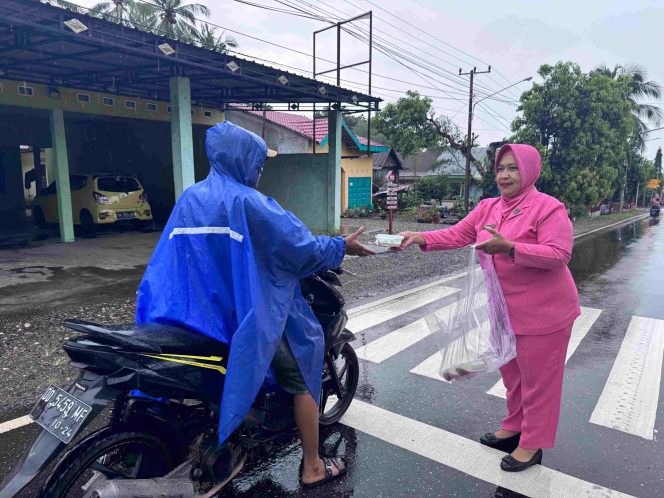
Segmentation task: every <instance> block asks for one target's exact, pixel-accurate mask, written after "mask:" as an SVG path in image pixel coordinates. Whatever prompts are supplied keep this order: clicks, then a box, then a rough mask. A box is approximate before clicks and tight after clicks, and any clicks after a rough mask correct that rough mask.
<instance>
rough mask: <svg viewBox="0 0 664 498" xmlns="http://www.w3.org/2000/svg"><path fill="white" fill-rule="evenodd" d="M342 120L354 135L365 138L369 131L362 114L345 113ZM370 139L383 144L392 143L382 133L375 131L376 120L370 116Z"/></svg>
mask: <svg viewBox="0 0 664 498" xmlns="http://www.w3.org/2000/svg"><path fill="white" fill-rule="evenodd" d="M344 121H345V123H346V124H347V125H348V127H349V128H350V129H351V130H353V133H355V135H357V136H358V137H365V138H366V136H367V135H368V133H369V123H368V121H367V118H366V116H365V115H364V114H347V115H345V116H344ZM371 141H372V142H378V143H381V144H384V145H390V146H391V145H392V144H390V142H389V140H388V139H387V138H386V137H385V136H384V135H382V134H381V133H379V132H378V131H376V120H375V118H374V117H372V118H371Z"/></svg>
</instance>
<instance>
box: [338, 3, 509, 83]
mask: <svg viewBox="0 0 664 498" xmlns="http://www.w3.org/2000/svg"><path fill="white" fill-rule="evenodd" d="M343 1H344V2H345V3H347V4H349V5H351V6H353V7H355V8H356V9H358V10H362V9H361V8H360V7H358V6H357V5H356V4H354V3H353V2H351V1H350V0H343ZM367 1H368V3H370V4H371V5H374V6H375V7H377V8H379V9H380V10H382V11H384V12H386V13H388V14H389V15H390V16H392V17H395V18H396V19H398V20H400V21H401V22H403V23H404V24H406V25H408V26H410V27H412V28H415V29H416V30H417V31H419V32H421V33H424V34H425V35H427V36H429V37H431V38H433V39H435V40H438V41H440V42H442V40H440V39H438V38H436V37H435V36H433V35H431V34H430V33H428V32H426V31H424V30H423V29H421V28H419V27H417V26H415V25H413V24H411V23H409V22H408V21H406V20H404V19H402V18H400V17H397V16H395V15H394V14H392V13H391V12H389V11H387V10H385V9H384V8H382V7H380V6H379V5H376V4H375V3H374V2H371V1H369V0H367ZM375 17H376V19H379V20H380V21H382V22H383V23H385V24H387V25H388V26H392V27H393V28H395V29H398V30H399V32H402V33H404V34H406V35H408V36H410V37H411V38H413V39H415V40H417V41H419V42H421V43H424V44H425V45H427V46H429V47H432V48H433V49H435V50H437V51H439V52H441V53H443V54H445V55H448V56H450V57H452V58H453V59H455V60H457V61H459V62H460V63H461V64H463V65H466V64H468V62H467V61H466V60H464V59H461V58H459V57H457V56H455V55H454V54H451V53H449V52H447V51H445V50H442V49H441V48H440V47H437V46H436V45H434V44H432V43H430V42H428V41H426V40H423V39H421V38H418V37H416V36H415V35H413V34H412V33H410V32H408V31H405V30H402V29H401V28H399V27H398V26H397V25H395V24H393V23H391V22H389V21H386V20H385V19H383V18H382V17H378V16H375ZM442 43H445V42H442ZM445 45H448V46H450V47H451V48H454V50H457V51H459V52H461V53H463V54H465V55H467V56H468V57H470V58H472V59H475V60H478V61H479V59H478V58H476V57H473V56H472V55H470V54H468V53H466V52H463V51H461V50H459V49H457V48H456V47H453V46H452V45H449V44H448V43H445ZM425 53H426V52H425ZM427 55H431V54H427ZM433 57H436V56H433ZM436 58H437V59H438V60H442V61H443V62H444V63H446V64H448V65H450V66H453V67H455V69H456V65H455V64H454V63H452V62H448V61H446V60H443V59H440V57H436ZM480 62H482V61H480ZM482 64H485V65H488V64H487V63H485V62H482ZM489 79H490V80H491V81H493V82H494V83H496V84H498V82H497V81H496V80H495V79H494V78H493V77H492V76H491V75H489ZM478 86H481V85H479V84H478ZM508 93H511V92H508Z"/></svg>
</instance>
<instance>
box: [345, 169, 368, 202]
mask: <svg viewBox="0 0 664 498" xmlns="http://www.w3.org/2000/svg"><path fill="white" fill-rule="evenodd" d="M370 205H371V177H370V176H359V177H354V178H349V179H348V208H349V209H352V208H365V207H366V208H368V207H369V206H370Z"/></svg>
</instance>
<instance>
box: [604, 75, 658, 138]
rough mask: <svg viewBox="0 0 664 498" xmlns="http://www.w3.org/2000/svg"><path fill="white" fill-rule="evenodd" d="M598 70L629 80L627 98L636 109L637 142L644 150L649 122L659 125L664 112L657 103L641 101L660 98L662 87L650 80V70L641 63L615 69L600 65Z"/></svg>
mask: <svg viewBox="0 0 664 498" xmlns="http://www.w3.org/2000/svg"><path fill="white" fill-rule="evenodd" d="M597 71H598V72H599V73H601V74H604V75H606V76H608V77H609V78H611V79H614V80H618V79H621V78H624V79H626V80H627V83H628V85H629V92H628V93H627V94H626V95H625V98H627V100H628V101H629V102H630V103H631V104H632V107H633V109H634V111H633V112H634V117H635V118H636V123H635V124H636V132H635V135H636V136H635V142H636V145H637V147H638V148H639V149H640V150H643V148H644V147H645V139H646V135H647V134H648V128H649V127H648V124H649V123H654V124H655V125H659V124H660V123H661V122H662V119H664V113H662V110H661V109H660V108H659V107H657V106H655V105H652V104H647V103H646V104H643V103H640V102H639V101H640V100H641V99H644V98H650V99H655V100H656V99H659V98H660V97H661V95H662V87H661V86H660V85H659V83H657V82H655V81H648V71H647V70H646V69H645V68H644V67H643V66H641V65H640V64H630V65H628V66H621V65H617V66H615V67H614V68H613V69H611V68H609V67H607V66H600V67H598V68H597Z"/></svg>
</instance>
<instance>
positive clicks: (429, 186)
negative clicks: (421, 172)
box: [415, 175, 450, 201]
mask: <svg viewBox="0 0 664 498" xmlns="http://www.w3.org/2000/svg"><path fill="white" fill-rule="evenodd" d="M415 191H416V192H417V195H418V196H419V197H420V199H424V200H426V201H429V200H430V199H436V200H438V201H442V200H443V199H448V198H449V196H450V184H449V180H448V178H447V176H443V175H436V176H425V177H424V178H421V179H420V180H419V181H418V182H417V183H416V184H415Z"/></svg>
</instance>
